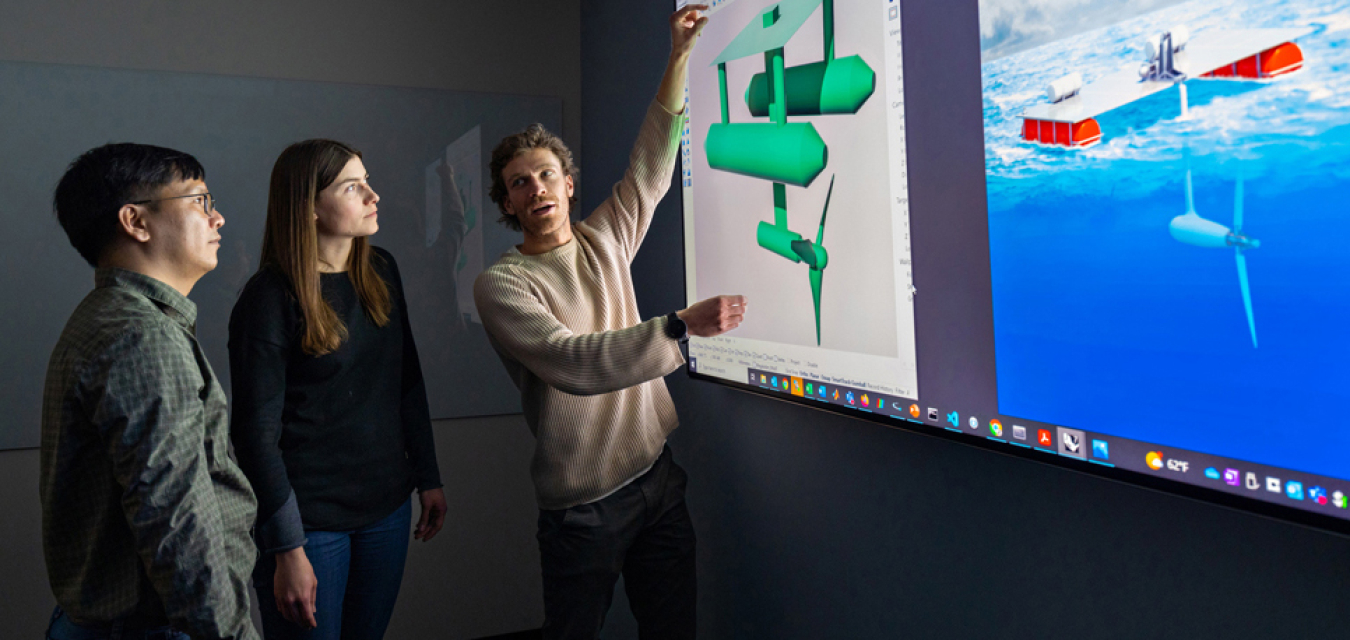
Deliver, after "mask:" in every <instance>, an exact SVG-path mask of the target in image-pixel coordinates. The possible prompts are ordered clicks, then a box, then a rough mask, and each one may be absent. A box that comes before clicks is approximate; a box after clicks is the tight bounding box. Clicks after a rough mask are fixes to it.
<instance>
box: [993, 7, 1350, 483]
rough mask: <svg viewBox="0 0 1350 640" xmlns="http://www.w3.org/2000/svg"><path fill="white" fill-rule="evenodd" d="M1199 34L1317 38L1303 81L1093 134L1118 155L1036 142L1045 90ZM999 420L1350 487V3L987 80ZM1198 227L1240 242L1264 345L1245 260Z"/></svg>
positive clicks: (1158, 100) (1072, 43)
mask: <svg viewBox="0 0 1350 640" xmlns="http://www.w3.org/2000/svg"><path fill="white" fill-rule="evenodd" d="M1179 24H1184V25H1186V26H1187V27H1189V28H1190V30H1191V32H1192V34H1197V35H1198V34H1200V33H1203V32H1205V31H1210V30H1223V29H1250V28H1274V27H1310V28H1312V29H1313V31H1312V33H1310V34H1309V35H1307V36H1304V37H1302V38H1300V39H1299V40H1298V41H1297V43H1298V45H1299V46H1300V47H1301V48H1302V49H1303V53H1304V58H1305V66H1304V69H1303V70H1302V71H1299V72H1296V73H1294V74H1291V75H1288V76H1285V77H1282V78H1279V79H1277V80H1273V81H1227V80H1192V81H1189V82H1188V83H1187V87H1188V90H1189V98H1190V100H1189V102H1190V117H1189V118H1187V119H1184V120H1183V119H1181V118H1179V116H1180V107H1179V98H1178V94H1177V91H1176V90H1175V89H1171V90H1167V91H1164V92H1162V93H1160V94H1157V95H1154V96H1152V97H1150V98H1148V99H1145V100H1142V101H1139V102H1136V103H1134V104H1131V105H1128V106H1125V107H1122V108H1120V109H1117V110H1115V111H1112V112H1109V113H1107V114H1103V115H1102V116H1099V117H1098V122H1099V123H1100V124H1101V126H1102V131H1103V134H1104V139H1103V142H1102V143H1101V144H1099V145H1097V146H1095V147H1092V148H1089V149H1086V150H1073V151H1071V150H1066V149H1056V148H1051V147H1046V146H1040V145H1036V144H1033V143H1027V142H1024V141H1022V140H1021V139H1020V131H1021V129H1020V127H1021V118H1019V117H1018V116H1019V115H1020V114H1021V113H1022V111H1023V110H1024V109H1025V108H1027V107H1029V106H1031V105H1033V104H1038V103H1041V102H1043V101H1045V93H1044V88H1045V85H1046V84H1048V83H1049V82H1050V81H1051V80H1054V79H1056V78H1059V77H1061V76H1063V75H1065V74H1068V73H1071V72H1074V71H1077V72H1080V73H1082V74H1083V76H1084V78H1085V80H1086V81H1087V82H1091V81H1092V80H1093V79H1095V78H1097V77H1101V76H1103V75H1106V74H1108V73H1112V72H1115V71H1117V70H1119V69H1121V68H1131V69H1133V68H1137V67H1138V66H1139V64H1140V63H1141V62H1142V55H1141V54H1140V53H1139V52H1140V44H1141V43H1142V42H1143V41H1144V40H1145V39H1146V38H1147V37H1148V36H1149V35H1152V34H1155V33H1159V32H1162V31H1165V30H1168V29H1170V28H1171V27H1172V26H1174V25H1179ZM983 81H984V116H985V154H986V165H987V170H988V189H989V227H990V251H991V257H992V266H993V274H992V275H993V292H994V325H995V340H996V352H997V366H998V389H999V410H1000V413H1003V414H1005V415H1009V416H1016V417H1022V418H1026V419H1032V420H1039V421H1043V422H1048V423H1053V424H1060V425H1065V426H1071V427H1075V428H1081V429H1086V430H1090V431H1095V432H1098V433H1105V434H1111V435H1116V436H1121V437H1126V438H1134V439H1138V440H1143V441H1146V442H1152V443H1158V444H1161V445H1164V446H1170V447H1180V448H1183V449H1189V450H1194V451H1202V452H1206V453H1211V454H1215V455H1220V456H1229V457H1233V458H1237V459H1240V460H1248V461H1253V462H1258V463H1263V464H1270V465H1275V466H1279V467H1284V468H1288V469H1294V470H1299V471H1304V472H1309V473H1318V474H1323V475H1328V476H1333V477H1338V478H1346V479H1350V368H1348V366H1347V360H1350V0H1336V1H1321V2H1318V1H1307V2H1275V1H1256V2H1231V1H1215V0H1194V1H1192V2H1187V3H1184V4H1180V5H1176V6H1174V7H1170V8H1167V9H1164V10H1161V11H1158V12H1155V13H1150V14H1146V15H1143V16H1140V17H1138V18H1135V19H1132V20H1130V21H1127V22H1124V23H1120V24H1116V25H1112V26H1107V27H1104V28H1102V29H1098V30H1095V31H1090V32H1087V33H1083V34H1079V35H1076V36H1073V37H1070V38H1066V39H1064V40H1060V41H1057V42H1053V43H1051V44H1048V45H1045V46H1042V47H1038V48H1036V49H1031V50H1028V51H1024V52H1022V53H1018V54H1014V55H1011V56H1007V57H1004V58H999V59H996V60H992V61H990V62H987V63H985V64H984V67H983ZM1188 167H1189V168H1190V170H1191V172H1192V174H1193V176H1194V197H1195V209H1196V212H1197V213H1199V215H1201V216H1203V217H1205V218H1208V219H1210V220H1213V221H1215V222H1218V223H1219V224H1222V225H1225V226H1229V227H1232V226H1233V213H1234V203H1235V196H1236V194H1235V185H1236V182H1237V180H1238V176H1239V175H1241V176H1242V178H1243V180H1244V187H1245V197H1244V198H1243V207H1244V210H1245V215H1244V219H1245V224H1244V226H1243V229H1242V230H1243V232H1244V233H1245V234H1246V235H1248V236H1250V237H1252V238H1256V239H1258V240H1260V242H1261V246H1260V247H1259V248H1257V249H1253V250H1251V251H1248V252H1247V253H1246V257H1247V267H1248V272H1249V281H1250V285H1251V295H1252V303H1253V308H1254V314H1255V324H1256V333H1257V337H1258V339H1259V347H1253V345H1252V340H1251V337H1250V333H1249V330H1248V325H1247V317H1246V314H1245V312H1244V310H1243V306H1242V296H1241V292H1240V289H1239V285H1238V276H1237V267H1236V264H1235V258H1234V250H1233V249H1231V248H1217V249H1216V248H1208V249H1207V248H1201V247H1196V246H1192V245H1189V244H1183V243H1181V242H1178V241H1176V240H1174V239H1173V238H1172V237H1171V235H1170V234H1169V232H1168V222H1169V221H1170V220H1171V219H1172V218H1173V217H1174V216H1177V215H1180V214H1183V213H1185V211H1186V200H1185V187H1184V176H1185V173H1186V170H1187V168H1188Z"/></svg>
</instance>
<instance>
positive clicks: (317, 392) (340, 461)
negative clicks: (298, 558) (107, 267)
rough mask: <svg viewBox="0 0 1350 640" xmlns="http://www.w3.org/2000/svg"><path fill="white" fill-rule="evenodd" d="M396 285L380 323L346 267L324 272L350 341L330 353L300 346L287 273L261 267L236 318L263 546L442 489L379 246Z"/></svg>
mask: <svg viewBox="0 0 1350 640" xmlns="http://www.w3.org/2000/svg"><path fill="white" fill-rule="evenodd" d="M373 262H374V265H375V271H376V273H377V274H378V275H379V276H380V277H381V278H383V279H384V281H385V283H387V284H388V286H389V294H390V298H391V301H392V302H393V304H392V305H391V307H392V308H391V310H390V314H389V322H388V324H386V325H385V326H384V327H379V326H377V325H376V324H375V323H374V322H373V321H371V319H370V317H369V316H367V315H366V313H365V311H364V309H363V308H362V306H361V302H360V299H359V298H358V296H357V294H356V289H355V287H354V286H353V285H352V281H351V278H350V277H349V276H348V274H346V273H325V274H320V285H321V288H322V291H323V297H324V300H326V301H327V302H328V304H329V306H331V307H332V308H333V311H334V312H336V313H337V315H338V317H339V318H340V319H341V320H342V322H343V323H344V324H345V325H346V327H347V339H346V340H344V341H343V342H342V345H341V346H340V347H338V349H337V350H336V351H333V352H332V353H328V354H325V355H322V356H317V357H316V356H312V355H309V354H307V353H305V352H304V351H303V350H302V349H301V346H300V342H301V338H302V336H303V335H304V333H303V332H304V315H303V314H302V313H301V311H300V303H299V302H298V301H297V300H296V298H295V295H294V294H293V293H292V288H291V286H290V283H289V280H288V279H287V277H286V276H285V275H284V274H282V273H281V272H280V271H277V270H275V269H272V268H267V267H264V268H263V269H260V270H259V271H258V273H256V274H254V276H253V277H252V278H251V279H250V280H249V282H248V284H247V285H245V286H244V290H243V292H242V293H241V294H240V295H239V300H238V301H237V302H235V305H234V311H233V312H232V313H231V314H230V341H229V349H230V381H231V386H232V387H233V396H234V398H233V401H234V402H233V410H232V411H231V419H230V439H231V441H232V442H233V443H234V448H235V455H236V457H237V458H238V459H239V466H240V468H242V469H243V471H244V474H245V475H246V476H247V477H248V480H249V482H250V483H252V485H253V489H254V491H256V492H257V495H258V525H257V530H256V531H255V536H256V538H257V543H258V547H259V549H261V550H262V551H263V552H264V553H270V552H276V551H284V550H287V549H293V548H296V547H299V546H301V545H303V544H304V542H305V535H304V532H305V530H306V529H309V530H321V531H346V530H352V529H358V528H361V527H363V526H365V525H368V524H370V523H373V522H376V521H378V520H380V519H381V518H383V517H385V516H387V515H389V514H390V513H392V512H393V511H394V510H395V509H397V508H398V507H399V506H400V505H401V504H403V501H404V500H407V499H408V494H409V493H410V492H411V491H412V489H413V488H414V487H415V488H417V489H418V490H422V491H425V490H429V489H435V488H438V487H440V486H441V479H440V470H439V468H438V467H437V464H436V449H435V444H434V442H433V438H432V433H431V418H430V413H429V411H428V409H427V394H426V386H425V384H424V383H423V380H422V367H421V364H420V362H419V361H418V358H417V346H416V345H415V344H414V342H413V336H412V330H411V328H410V326H409V324H408V308H407V304H406V302H405V300H404V297H403V283H402V280H401V279H400V277H399V273H398V266H397V265H396V264H395V262H394V258H393V256H391V255H390V254H389V252H387V251H385V250H383V249H380V248H378V247H377V248H375V256H374V257H373Z"/></svg>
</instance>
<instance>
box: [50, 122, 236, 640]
mask: <svg viewBox="0 0 1350 640" xmlns="http://www.w3.org/2000/svg"><path fill="white" fill-rule="evenodd" d="M204 177H205V172H204V171H203V169H202V166H201V164H200V163H198V162H197V160H196V159H195V158H193V157H192V156H190V155H188V154H185V153H181V152H178V151H173V150H171V149H164V148H160V147H152V146H147V145H139V144H111V145H106V146H103V147H99V148H97V149H92V150H90V151H88V152H86V153H85V154H84V155H82V156H80V157H79V158H78V159H76V160H75V162H73V163H72V164H71V165H70V168H69V169H68V170H67V171H66V174H65V176H63V177H62V178H61V182H60V183H59V184H58V185H57V187H56V197H55V208H56V216H57V219H58V220H59V221H60V223H61V226H62V228H64V229H65V232H66V235H67V236H68V237H69V238H70V243H71V244H72V245H74V247H75V249H76V250H78V251H79V253H80V255H81V256H82V257H84V259H85V260H86V261H87V262H89V264H90V265H91V266H93V267H95V268H96V270H95V272H94V290H93V291H92V292H90V293H89V295H88V296H86V297H85V298H84V300H83V301H82V302H81V303H80V305H79V306H78V307H76V309H75V312H74V313H72V314H71V316H70V320H69V321H68V322H67V324H66V327H65V330H64V331H63V332H62V333H61V338H60V340H59V341H58V342H57V344H56V348H55V349H53V351H52V357H51V361H50V362H49V363H48V365H47V381H46V388H45V391H44V393H43V409H42V457H41V461H42V467H41V473H42V477H41V480H40V487H41V498H42V541H43V550H44V552H45V555H46V560H47V573H48V576H49V578H50V580H51V586H52V592H53V593H54V594H55V595H56V601H57V607H56V611H55V612H54V613H53V614H52V623H51V627H50V628H49V630H48V638H51V639H52V640H100V639H103V638H120V639H123V640H131V639H137V640H150V639H159V638H163V639H166V640H178V639H186V638H188V637H189V636H190V637H191V638H193V639H196V640H204V639H207V638H235V639H243V640H256V639H257V638H258V633H257V631H256V630H255V629H254V628H253V623H252V620H251V619H250V618H249V596H248V589H247V583H246V580H247V578H248V576H249V574H250V572H251V570H252V568H253V562H254V559H255V555H256V553H255V550H254V546H253V542H252V540H251V539H250V538H249V528H250V527H251V526H252V524H253V520H254V516H255V511H256V508H257V503H256V501H255V499H254V496H253V491H252V489H250V488H249V485H248V482H247V480H245V479H244V474H243V473H242V472H241V471H240V470H239V467H237V466H236V465H235V463H234V461H233V460H232V459H230V457H229V433H228V425H229V422H228V420H227V419H226V412H225V405H226V403H225V394H224V392H223V391H222V390H221V387H220V383H219V381H218V380H217V378H216V376H215V373H214V372H212V370H211V365H210V364H209V363H208V362H207V361H206V356H205V354H204V353H202V349H201V346H200V345H199V344H198V343H197V339H196V336H195V330H196V320H197V306H196V305H195V304H193V303H192V301H190V300H188V299H187V294H188V292H190V291H191V290H192V287H193V285H194V284H196V282H197V280H198V279H199V278H201V277H202V276H203V275H206V273H207V272H209V271H211V270H212V269H214V268H215V266H216V251H217V250H218V249H219V246H220V244H219V242H220V233H219V231H218V230H219V228H220V226H221V225H223V224H224V223H225V221H224V219H223V218H222V217H221V215H220V212H219V211H216V209H215V201H214V199H213V198H212V197H211V194H209V193H208V192H207V190H206V183H205V182H204V181H203V179H204Z"/></svg>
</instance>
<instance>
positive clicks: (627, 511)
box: [474, 5, 745, 640]
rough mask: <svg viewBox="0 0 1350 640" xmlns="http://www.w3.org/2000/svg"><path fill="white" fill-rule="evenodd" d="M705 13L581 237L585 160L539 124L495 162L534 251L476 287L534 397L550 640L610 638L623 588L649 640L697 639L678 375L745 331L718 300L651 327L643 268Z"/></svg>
mask: <svg viewBox="0 0 1350 640" xmlns="http://www.w3.org/2000/svg"><path fill="white" fill-rule="evenodd" d="M705 9H707V7H706V6H704V5H690V6H687V7H685V8H684V9H681V10H679V11H677V12H676V13H675V14H674V15H672V16H671V19H670V23H671V55H670V61H669V64H668V65H667V66H666V71H665V75H664V76H663V77H662V79H661V86H660V89H659V90H658V92H657V96H656V100H655V101H653V102H652V104H651V105H650V106H649V107H648V110H647V115H646V119H645V120H644V121H643V123H642V127H641V130H640V131H639V132H638V139H637V143H636V144H635V145H634V148H633V151H632V155H631V156H630V158H629V167H628V170H627V172H626V173H625V175H624V177H623V179H622V180H621V181H620V182H619V183H618V184H616V185H615V186H614V190H613V193H612V195H611V196H610V197H609V199H607V200H605V202H604V203H602V204H601V205H600V206H599V207H598V208H597V209H596V210H595V211H594V212H592V213H591V215H590V217H588V218H586V219H585V220H583V221H581V222H579V223H576V224H573V223H572V222H571V220H570V217H569V214H570V212H571V208H572V206H573V205H574V204H575V202H576V199H575V196H574V184H573V175H574V174H575V167H574V166H573V164H572V154H571V152H570V151H568V150H567V147H566V146H564V145H563V143H562V141H561V140H559V139H558V138H557V137H556V136H554V135H553V134H551V133H549V132H548V131H546V130H544V128H543V127H541V126H539V125H532V126H531V127H529V128H528V129H526V130H525V131H522V132H520V133H518V134H516V135H513V136H510V137H508V138H506V139H505V140H503V141H502V142H501V144H499V145H498V146H497V148H496V149H495V150H494V151H493V153H492V162H491V171H492V188H491V192H490V196H491V197H492V200H493V202H496V203H497V206H498V207H499V208H500V209H501V212H502V217H501V222H502V223H504V224H506V225H507V226H510V227H512V228H513V229H517V230H520V231H523V232H524V242H522V243H521V244H520V245H518V246H516V247H515V248H514V249H512V250H511V251H508V252H507V253H506V254H504V255H503V256H502V257H501V259H500V260H498V261H497V263H496V264H494V265H493V266H492V267H490V268H488V269H487V270H486V271H484V272H483V274H482V275H481V276H479V277H478V280H477V282H476V283H475V285H474V301H475V302H476V303H477V305H478V310H479V314H480V315H481V317H482V318H483V324H484V326H485V327H486V328H487V331H488V335H489V337H490V339H491V340H492V343H493V346H494V347H495V348H496V350H497V353H498V354H499V355H500V356H501V359H502V363H503V364H505V365H506V369H507V371H508V373H509V374H510V375H511V378H512V380H513V381H514V382H515V384H516V386H517V387H518V388H519V389H520V393H521V400H522V404H523V406H524V412H525V419H526V421H527V422H528V423H529V426H530V429H531V430H532V431H533V432H534V435H535V439H536V445H535V453H534V459H533V462H532V463H531V474H532V476H533V479H534V485H535V491H536V494H537V496H538V501H539V508H540V514H539V535H538V537H539V550H540V555H541V557H542V564H543V577H544V618H545V619H544V637H546V638H586V639H592V638H595V637H597V635H598V634H599V631H600V627H601V625H602V624H603V622H604V618H605V614H606V612H607V611H608V610H609V606H610V602H611V600H612V597H613V592H614V584H615V582H616V581H617V580H618V577H619V575H620V574H622V575H623V576H624V582H625V585H626V590H627V593H628V597H629V601H630V602H631V604H632V608H633V614H634V616H635V617H636V618H637V621H638V625H639V627H640V630H641V634H642V637H643V638H644V640H646V639H648V638H692V637H694V619H695V618H694V611H695V607H694V603H695V594H696V586H695V570H694V530H693V526H692V524H691V522H690V520H689V512H688V510H687V509H686V507H685V502H684V492H685V480H686V476H685V473H684V471H683V470H682V469H681V468H680V467H679V466H678V465H676V464H675V463H674V461H673V460H671V454H670V449H669V447H667V446H666V436H667V435H668V434H669V433H670V432H671V431H672V430H674V429H675V427H676V426H677V424H678V418H677V417H676V414H675V407H674V404H673V403H672V402H671V399H670V393H669V392H668V391H667V390H666V385H665V381H664V380H663V379H662V377H663V376H665V375H666V374H668V373H670V372H672V371H674V370H675V369H676V368H678V367H680V365H682V364H683V363H684V357H683V355H682V353H681V349H680V347H681V344H682V343H683V342H685V341H686V340H687V339H688V336H689V335H696V336H715V335H718V334H721V333H723V332H725V331H728V330H731V329H733V328H735V327H736V326H737V325H739V324H740V321H741V317H742V315H743V313H744V310H745V301H744V299H743V298H742V297H740V296H718V297H716V298H711V299H708V300H704V301H702V302H699V303H697V304H695V305H693V306H691V307H689V308H687V309H684V310H682V311H678V312H675V313H672V314H670V315H668V316H663V317H658V318H652V319H649V320H646V321H643V320H642V318H640V317H639V316H638V309H637V299H636V296H635V294H634V291H633V280H632V276H631V274H630V272H629V266H630V265H631V263H632V261H633V257H634V256H635V255H636V254H637V251H638V247H639V246H640V245H641V244H642V239H643V237H644V235H645V234H646V232H647V228H648V226H649V224H650V223H651V218H652V213H653V211H654V209H655V207H656V204H657V203H658V202H660V200H661V198H662V197H663V196H664V195H665V193H666V191H667V189H669V187H670V180H671V175H672V172H673V170H674V165H675V158H676V152H677V151H678V149H679V140H680V128H681V127H682V126H683V121H684V114H683V109H684V94H683V91H684V84H685V74H686V67H687V64H688V61H689V54H690V52H691V51H692V49H693V47H694V42H695V41H696V40H697V38H698V34H699V32H700V31H702V29H703V26H704V24H706V23H707V20H708V18H707V17H706V16H703V15H702V11H703V10H705Z"/></svg>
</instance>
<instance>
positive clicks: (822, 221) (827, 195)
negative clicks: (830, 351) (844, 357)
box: [816, 176, 834, 342]
mask: <svg viewBox="0 0 1350 640" xmlns="http://www.w3.org/2000/svg"><path fill="white" fill-rule="evenodd" d="M832 195H834V176H830V188H829V189H828V190H826V191H825V208H823V209H821V210H820V230H818V231H816V244H820V243H822V242H824V241H825V214H828V213H829V212H830V196H832ZM816 342H820V341H819V340H817V341H816Z"/></svg>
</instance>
